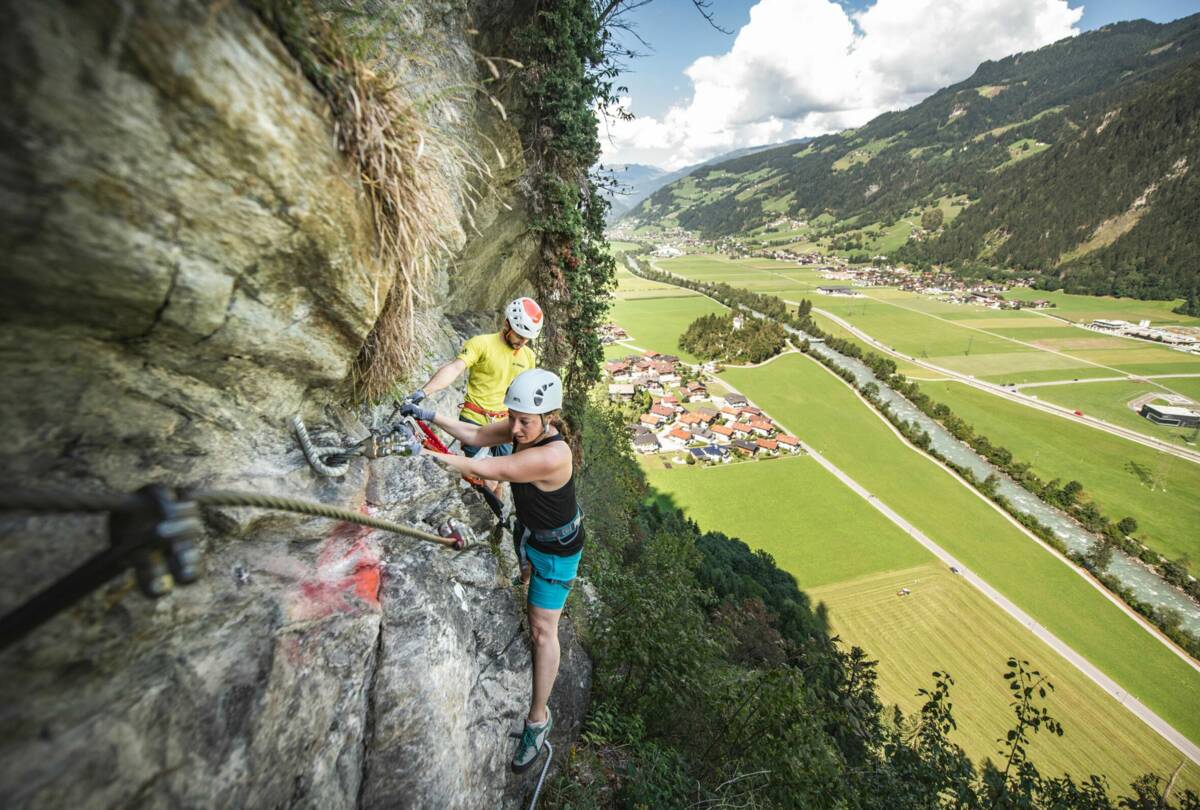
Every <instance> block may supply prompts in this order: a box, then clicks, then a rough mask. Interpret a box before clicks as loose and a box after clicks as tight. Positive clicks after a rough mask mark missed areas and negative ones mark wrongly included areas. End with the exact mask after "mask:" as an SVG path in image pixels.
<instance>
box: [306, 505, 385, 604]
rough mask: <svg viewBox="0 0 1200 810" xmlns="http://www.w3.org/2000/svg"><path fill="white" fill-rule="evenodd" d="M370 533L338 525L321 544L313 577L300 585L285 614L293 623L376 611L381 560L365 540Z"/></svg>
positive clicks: (362, 528) (357, 527)
mask: <svg viewBox="0 0 1200 810" xmlns="http://www.w3.org/2000/svg"><path fill="white" fill-rule="evenodd" d="M372 531H373V530H372V529H370V528H368V527H366V526H359V525H357V524H354V523H340V524H338V525H337V526H336V527H335V528H334V529H333V531H331V532H330V533H329V536H328V537H327V538H325V540H324V541H323V542H322V544H321V550H320V553H319V554H318V555H317V563H316V567H315V570H314V571H313V572H312V574H311V575H310V576H308V577H306V578H305V579H303V580H302V581H301V582H300V583H299V587H298V589H297V591H296V592H295V594H294V598H293V599H292V600H291V604H290V605H289V609H288V614H289V616H290V618H291V620H292V621H312V620H314V619H323V618H326V617H327V616H331V615H333V614H335V613H353V612H357V611H359V610H361V609H362V608H363V603H364V602H365V603H366V606H367V607H368V608H370V609H378V608H379V583H380V571H379V566H380V560H379V553H378V552H377V551H376V550H375V548H374V546H373V544H371V543H369V542H368V541H367V538H368V537H369V536H370V534H371V532H372Z"/></svg>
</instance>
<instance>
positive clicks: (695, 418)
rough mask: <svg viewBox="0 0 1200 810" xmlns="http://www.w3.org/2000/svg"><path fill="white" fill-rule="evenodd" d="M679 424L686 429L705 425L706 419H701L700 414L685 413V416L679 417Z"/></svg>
mask: <svg viewBox="0 0 1200 810" xmlns="http://www.w3.org/2000/svg"><path fill="white" fill-rule="evenodd" d="M679 423H680V424H682V425H684V426H685V427H692V426H693V425H700V424H703V423H704V419H703V418H701V416H700V414H696V413H685V414H684V415H683V416H681V417H679Z"/></svg>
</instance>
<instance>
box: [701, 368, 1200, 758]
mask: <svg viewBox="0 0 1200 810" xmlns="http://www.w3.org/2000/svg"><path fill="white" fill-rule="evenodd" d="M723 376H724V378H725V379H726V380H727V381H728V382H729V383H730V384H732V385H733V386H734V387H736V388H738V389H739V390H741V391H742V392H743V393H745V394H746V396H748V397H750V399H752V400H754V401H755V402H756V403H757V404H758V405H759V406H760V407H762V408H764V409H765V410H767V411H768V412H770V414H771V415H772V416H773V417H775V418H776V419H777V420H779V421H780V422H782V423H783V424H784V425H786V426H787V427H788V428H789V429H790V430H792V431H793V432H795V433H796V434H797V435H798V436H800V437H801V438H803V439H805V440H806V441H808V443H809V444H811V445H812V446H813V447H815V448H816V449H817V450H818V451H820V452H821V453H823V454H824V455H826V457H828V458H829V460H830V461H832V462H833V463H834V464H836V465H837V466H838V467H840V468H841V469H842V470H844V471H845V472H846V473H848V474H849V475H850V476H851V477H853V478H855V479H856V480H857V481H858V482H859V483H860V484H861V485H862V486H864V487H866V488H867V490H868V491H870V492H871V493H872V494H874V495H876V496H877V497H879V498H880V499H881V500H882V501H883V502H884V503H886V504H888V505H889V506H890V507H891V508H892V509H894V510H896V511H897V512H898V513H900V514H901V515H902V516H903V517H904V518H905V519H907V520H908V521H909V522H911V523H912V524H914V525H915V526H917V528H919V529H920V530H921V531H922V532H924V533H925V534H926V535H928V536H929V537H930V538H932V539H933V541H934V542H936V543H938V544H939V545H940V546H942V547H943V548H945V549H946V550H947V551H949V552H950V553H952V554H954V555H955V556H956V557H958V558H959V559H960V560H962V561H963V562H964V563H965V564H967V565H969V566H970V567H971V568H972V569H974V570H975V572H976V573H978V574H979V575H980V576H981V577H983V578H984V579H986V580H987V581H988V582H989V583H990V584H991V585H992V586H993V587H995V588H996V589H997V590H999V591H1001V592H1002V593H1004V595H1005V596H1007V597H1008V598H1009V599H1011V600H1012V601H1013V602H1015V603H1017V604H1018V605H1020V606H1021V607H1022V608H1023V609H1024V610H1025V611H1027V612H1028V613H1029V614H1030V615H1032V616H1034V617H1035V618H1036V619H1037V621H1038V622H1040V623H1041V624H1042V625H1044V626H1045V627H1046V628H1048V629H1049V630H1050V631H1051V632H1053V633H1054V634H1055V635H1057V636H1058V637H1059V638H1061V639H1063V640H1064V641H1065V642H1066V643H1068V644H1070V645H1071V646H1072V647H1074V648H1075V650H1076V651H1077V652H1079V653H1080V654H1082V655H1083V656H1084V657H1086V658H1087V659H1089V660H1090V661H1092V662H1093V663H1094V664H1095V665H1096V666H1098V667H1100V668H1101V669H1103V670H1104V671H1105V672H1106V673H1107V674H1108V675H1109V676H1110V677H1112V678H1113V679H1114V680H1116V681H1117V682H1118V683H1120V684H1122V685H1123V686H1124V687H1125V688H1126V689H1127V690H1128V691H1129V692H1130V693H1132V694H1134V695H1136V696H1137V697H1138V698H1139V699H1140V700H1142V701H1143V702H1144V703H1146V704H1147V705H1148V706H1150V707H1151V708H1152V709H1153V710H1154V711H1156V712H1158V714H1159V715H1160V716H1162V717H1163V718H1164V719H1166V720H1167V721H1168V722H1170V723H1171V724H1172V725H1174V726H1175V728H1176V729H1178V730H1179V731H1180V732H1181V733H1183V734H1185V735H1187V736H1188V737H1189V738H1191V739H1193V740H1200V713H1197V712H1196V711H1195V707H1196V706H1197V705H1200V673H1197V672H1196V670H1194V669H1192V668H1191V667H1190V666H1188V665H1187V664H1186V663H1185V662H1183V661H1181V660H1180V659H1179V658H1178V657H1176V655H1175V654H1174V653H1172V652H1171V651H1170V650H1168V649H1167V648H1166V647H1164V646H1163V645H1162V643H1160V642H1159V641H1158V640H1157V639H1156V638H1154V637H1153V636H1151V635H1150V634H1149V633H1148V632H1147V631H1146V630H1144V629H1143V628H1142V627H1141V626H1140V625H1138V624H1137V623H1136V622H1135V621H1134V620H1133V619H1131V618H1130V617H1128V616H1126V615H1125V614H1124V613H1123V612H1121V610H1120V609H1119V608H1118V607H1117V606H1116V605H1114V604H1112V603H1111V602H1109V601H1108V599H1107V598H1106V597H1105V596H1104V595H1103V594H1102V593H1100V592H1099V591H1097V590H1096V589H1095V588H1093V587H1092V586H1091V585H1090V584H1089V583H1088V582H1086V581H1085V580H1084V579H1083V578H1082V577H1080V576H1079V575H1078V574H1076V573H1075V571H1074V570H1073V569H1072V568H1070V567H1069V566H1068V565H1066V564H1064V563H1062V562H1060V561H1059V560H1057V559H1055V558H1054V557H1053V556H1052V555H1051V554H1050V553H1049V552H1048V551H1046V550H1045V549H1043V548H1042V547H1041V546H1039V545H1038V544H1036V543H1035V542H1034V541H1033V540H1032V539H1030V538H1029V537H1027V536H1026V535H1025V534H1023V533H1022V532H1021V531H1019V530H1018V529H1017V527H1015V526H1014V525H1013V524H1012V523H1010V522H1009V521H1008V520H1007V519H1006V517H1005V516H1003V515H1001V514H1000V513H998V512H997V511H996V510H995V509H993V508H992V507H991V505H990V504H988V503H986V502H984V501H983V500H982V499H980V498H979V497H977V496H976V495H975V494H974V493H973V492H972V491H970V490H969V489H968V488H967V487H965V486H963V485H962V484H960V483H959V482H958V481H956V480H954V478H952V477H951V476H950V475H949V474H948V473H947V472H946V471H944V470H943V469H942V468H940V467H939V466H938V465H936V464H935V463H934V462H933V461H931V460H930V459H929V458H928V457H926V456H924V455H923V454H920V453H918V452H915V451H913V450H912V449H911V448H910V447H909V446H908V445H907V444H906V443H905V442H904V441H903V440H901V439H900V438H899V437H898V436H896V435H895V434H894V433H893V432H892V431H891V429H890V427H889V426H888V425H886V424H885V423H884V422H883V421H882V420H881V419H880V418H878V417H877V416H876V414H875V413H874V412H873V411H872V410H871V409H870V407H869V406H868V405H866V404H865V403H863V402H861V401H860V400H858V398H857V397H856V396H855V395H854V393H853V392H852V391H851V390H850V389H849V387H847V386H846V384H845V383H843V382H842V381H841V380H840V379H838V378H837V377H834V376H833V375H832V374H830V373H829V372H827V371H826V370H825V369H824V368H823V367H821V366H820V365H819V364H818V363H817V362H816V361H814V360H811V359H809V358H807V357H804V356H803V355H799V354H791V355H785V356H783V357H780V358H779V359H777V360H775V361H773V362H771V363H769V364H767V365H765V366H762V367H760V368H756V369H731V370H728V371H726V372H725V374H724V375H723Z"/></svg>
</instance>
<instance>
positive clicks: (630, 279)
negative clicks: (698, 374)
mask: <svg viewBox="0 0 1200 810" xmlns="http://www.w3.org/2000/svg"><path fill="white" fill-rule="evenodd" d="M724 309H725V308H724V307H723V306H721V305H720V304H718V303H717V302H715V301H713V300H712V299H710V298H706V297H704V296H703V295H700V294H699V293H694V292H690V291H688V290H684V289H681V288H679V287H675V286H673V285H670V284H662V283H660V282H657V281H649V280H647V279H644V278H641V277H640V276H635V275H633V274H632V273H630V272H629V271H628V270H626V269H624V268H620V269H618V271H617V290H616V294H615V296H614V300H613V306H612V310H611V311H610V312H609V320H611V321H612V322H614V323H617V324H619V325H620V326H621V327H622V328H623V329H625V331H626V332H628V333H629V339H628V341H627V342H628V343H631V344H633V345H634V346H640V347H641V348H642V349H645V350H652V351H656V352H659V353H661V354H674V355H678V356H679V357H681V358H683V359H684V360H687V361H688V362H693V363H694V362H696V358H695V357H694V356H692V355H691V354H690V353H688V352H686V351H684V350H683V349H681V348H680V347H679V335H680V334H682V333H683V331H684V330H685V329H687V326H688V324H690V323H691V322H692V321H694V320H696V318H699V317H700V316H701V315H707V314H709V313H712V312H722V311H724ZM631 353H633V350H632V349H630V348H629V347H627V346H622V345H619V344H616V345H609V346H606V347H605V348H604V356H605V359H610V360H611V359H613V358H618V357H624V356H626V355H628V354H631Z"/></svg>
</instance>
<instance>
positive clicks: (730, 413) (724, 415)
mask: <svg viewBox="0 0 1200 810" xmlns="http://www.w3.org/2000/svg"><path fill="white" fill-rule="evenodd" d="M719 415H720V417H721V419H722V421H725V422H736V421H737V419H738V412H737V408H731V407H730V406H728V405H726V406H725V407H723V408H721V410H720V411H719Z"/></svg>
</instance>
